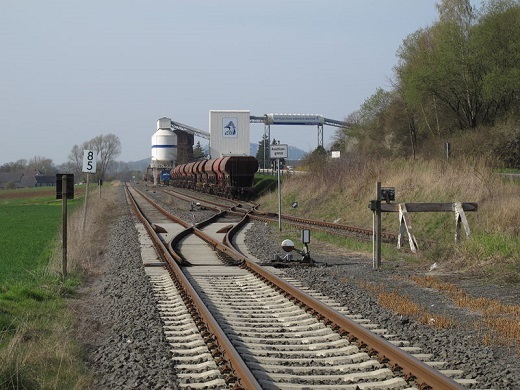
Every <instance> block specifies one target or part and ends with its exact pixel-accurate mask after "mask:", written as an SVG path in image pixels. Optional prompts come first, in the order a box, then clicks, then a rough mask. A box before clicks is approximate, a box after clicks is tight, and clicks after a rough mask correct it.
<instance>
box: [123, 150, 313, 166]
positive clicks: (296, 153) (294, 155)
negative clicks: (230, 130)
mask: <svg viewBox="0 0 520 390" xmlns="http://www.w3.org/2000/svg"><path fill="white" fill-rule="evenodd" d="M202 147H203V148H204V150H206V151H207V149H208V147H207V145H202ZM257 151H258V144H250V149H249V153H250V154H251V156H256V152H257ZM305 154H306V152H304V151H303V150H301V149H298V148H295V147H294V146H290V145H289V160H291V161H293V160H301V159H302V158H303V157H304V156H305ZM120 163H122V162H120ZM150 163H151V158H150V157H148V158H144V159H142V160H138V161H129V162H127V163H124V164H128V169H129V170H131V171H143V170H145V169H146V168H148V167H149V166H150Z"/></svg>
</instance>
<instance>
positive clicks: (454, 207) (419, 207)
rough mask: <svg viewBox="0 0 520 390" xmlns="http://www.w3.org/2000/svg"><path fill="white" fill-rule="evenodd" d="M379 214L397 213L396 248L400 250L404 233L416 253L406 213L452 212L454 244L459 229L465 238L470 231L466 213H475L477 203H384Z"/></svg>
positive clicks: (416, 247) (415, 243)
mask: <svg viewBox="0 0 520 390" xmlns="http://www.w3.org/2000/svg"><path fill="white" fill-rule="evenodd" d="M380 207H381V212H384V213H392V212H393V213H399V236H398V239H397V247H398V248H401V242H402V239H403V235H404V233H405V231H406V233H407V234H408V239H409V243H410V249H411V251H412V252H414V253H415V252H417V251H418V249H419V247H418V245H417V240H416V239H415V236H414V234H413V231H412V225H411V221H410V217H409V215H408V213H423V212H430V213H431V212H453V213H455V242H459V241H460V231H461V227H463V228H464V231H465V233H466V237H469V235H470V233H471V231H470V228H469V224H468V220H467V218H466V214H465V213H466V212H471V211H477V210H478V203H474V202H453V203H384V202H381V206H380Z"/></svg>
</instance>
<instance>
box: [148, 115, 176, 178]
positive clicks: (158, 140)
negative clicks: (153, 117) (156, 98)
mask: <svg viewBox="0 0 520 390" xmlns="http://www.w3.org/2000/svg"><path fill="white" fill-rule="evenodd" d="M171 123H172V121H171V119H170V118H161V119H159V120H158V121H157V131H156V132H155V133H154V135H152V163H151V168H152V171H153V184H154V185H157V184H158V183H159V180H160V175H161V172H162V171H163V170H168V171H169V170H171V169H172V168H173V166H174V163H175V160H176V158H177V135H175V133H174V132H173V131H172V129H171V126H172V125H171Z"/></svg>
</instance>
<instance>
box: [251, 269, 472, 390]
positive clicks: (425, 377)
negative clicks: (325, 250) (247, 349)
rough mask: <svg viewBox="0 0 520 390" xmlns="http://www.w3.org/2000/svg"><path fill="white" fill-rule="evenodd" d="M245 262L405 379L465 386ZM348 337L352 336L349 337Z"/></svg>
mask: <svg viewBox="0 0 520 390" xmlns="http://www.w3.org/2000/svg"><path fill="white" fill-rule="evenodd" d="M245 266H246V267H247V268H249V269H251V270H252V271H253V272H255V273H256V274H258V275H259V276H260V277H261V278H263V279H264V280H267V281H268V282H270V283H272V284H273V285H274V286H276V287H278V288H279V289H281V290H283V291H285V292H287V293H288V294H290V295H291V296H293V297H294V298H295V299H296V300H298V301H300V302H302V303H303V304H304V305H305V306H307V307H308V308H310V309H311V310H313V311H315V312H316V313H318V314H319V315H320V316H322V319H323V321H324V322H325V323H326V324H328V325H331V326H333V327H334V326H335V327H339V328H340V329H341V330H343V331H344V332H346V333H348V334H349V335H351V336H353V338H354V339H356V340H358V344H361V345H365V346H367V347H368V348H370V349H372V350H373V351H374V352H375V353H377V355H378V356H379V358H380V359H381V360H382V361H387V362H388V363H389V364H390V365H392V366H393V369H394V370H397V369H400V370H402V372H403V374H404V375H405V377H406V378H407V379H414V380H415V381H416V382H417V383H418V384H419V385H420V386H421V387H420V388H421V389H427V388H432V389H464V387H463V386H461V385H460V384H458V383H457V382H455V381H454V380H453V379H451V378H449V377H447V376H445V375H444V374H442V373H441V372H439V371H438V370H435V369H434V368H432V367H430V366H428V365H427V364H426V363H424V362H422V361H420V360H419V359H417V358H415V357H413V356H412V355H410V354H408V353H406V352H403V351H402V350H401V349H399V348H398V347H396V346H395V345H393V344H391V343H389V342H388V341H386V340H385V339H383V338H382V337H379V336H377V335H376V334H374V333H372V332H371V331H369V330H367V329H365V328H364V327H362V326H361V325H359V324H357V323H356V322H354V321H352V320H351V319H349V318H347V317H345V316H343V315H342V314H340V313H338V312H337V311H336V310H334V309H332V308H330V307H329V306H327V305H325V304H323V303H321V302H320V301H318V300H316V299H314V298H313V297H311V296H310V295H308V294H306V293H304V292H303V291H301V290H299V289H298V288H296V287H294V286H292V285H291V284H290V283H288V282H286V281H284V280H283V279H280V278H278V277H277V276H276V275H274V274H272V273H271V272H269V271H267V270H266V269H265V268H263V267H261V266H259V265H258V264H256V263H254V262H252V261H250V260H246V262H245ZM350 338H351V339H352V337H350Z"/></svg>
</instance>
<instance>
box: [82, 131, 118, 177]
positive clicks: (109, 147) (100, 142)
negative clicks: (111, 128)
mask: <svg viewBox="0 0 520 390" xmlns="http://www.w3.org/2000/svg"><path fill="white" fill-rule="evenodd" d="M87 144H88V145H89V149H92V150H95V151H96V152H97V154H98V161H99V162H100V165H101V166H100V167H99V168H98V175H97V176H98V178H100V179H104V177H105V174H106V172H107V170H108V168H109V166H110V164H111V163H112V162H113V161H114V160H115V158H116V157H117V156H119V154H120V153H121V141H120V140H119V137H118V136H117V135H115V134H107V135H98V136H97V137H94V138H93V139H91V140H90V141H88V142H87Z"/></svg>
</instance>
